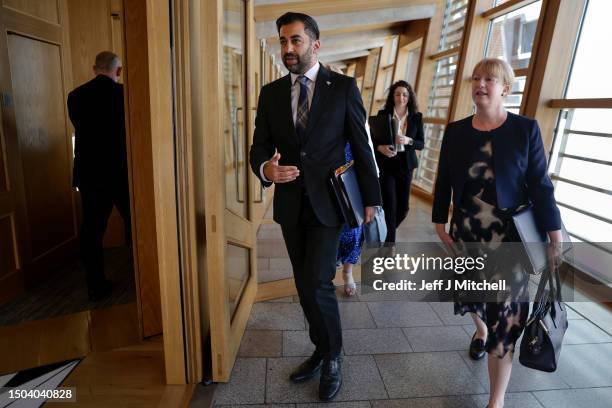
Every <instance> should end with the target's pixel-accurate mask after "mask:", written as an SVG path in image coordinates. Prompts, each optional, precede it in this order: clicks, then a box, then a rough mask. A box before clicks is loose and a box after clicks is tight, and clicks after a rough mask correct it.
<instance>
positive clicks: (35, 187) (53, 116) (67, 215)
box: [0, 0, 77, 302]
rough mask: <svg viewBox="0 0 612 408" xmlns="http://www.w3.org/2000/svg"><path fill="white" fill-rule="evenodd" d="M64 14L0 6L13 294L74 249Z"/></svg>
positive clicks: (4, 228)
mask: <svg viewBox="0 0 612 408" xmlns="http://www.w3.org/2000/svg"><path fill="white" fill-rule="evenodd" d="M66 10H67V9H66V4H65V1H63V0H38V1H34V0H2V2H1V6H0V36H1V37H2V38H1V39H0V43H1V44H0V61H2V64H0V66H1V68H0V91H1V92H2V95H3V98H2V100H3V103H2V125H3V126H2V145H3V147H2V148H3V149H4V152H3V155H4V157H3V159H2V160H3V161H4V163H2V164H3V170H4V175H3V176H0V191H2V193H0V194H1V195H2V198H0V240H1V242H2V243H3V244H2V245H3V249H1V251H4V252H10V253H12V254H13V257H12V258H11V257H10V256H9V258H8V261H7V262H8V263H7V264H3V265H2V266H1V267H0V268H3V269H4V278H5V279H10V281H11V282H10V284H11V285H13V288H19V287H20V285H21V284H19V283H18V282H23V281H24V279H25V280H26V281H35V280H37V279H39V278H41V277H42V276H44V274H45V273H48V271H49V269H50V267H51V265H53V264H55V263H56V262H58V261H61V260H63V259H64V258H65V257H66V256H67V255H68V254H70V253H71V252H73V251H74V249H75V247H76V245H75V244H76V236H77V234H76V231H77V227H76V218H75V211H74V200H73V195H72V188H71V169H72V144H71V138H70V132H69V127H68V117H67V112H66V93H67V91H68V89H69V85H70V84H71V75H70V68H69V67H70V53H69V52H68V51H67V48H68V41H67V12H66ZM23 269H25V270H26V274H25V276H24V275H23V274H22V273H20V272H19V271H21V270H23ZM7 271H8V272H7ZM2 274H3V273H2V272H0V276H2ZM0 279H1V278H0ZM2 286H3V287H4V286H5V285H4V284H2ZM12 293H13V294H15V293H17V292H15V291H13V292H12ZM3 300H6V299H2V298H0V302H1V301H3Z"/></svg>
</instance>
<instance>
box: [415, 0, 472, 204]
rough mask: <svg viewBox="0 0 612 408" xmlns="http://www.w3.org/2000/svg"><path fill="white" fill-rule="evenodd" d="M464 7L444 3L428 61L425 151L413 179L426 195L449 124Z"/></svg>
mask: <svg viewBox="0 0 612 408" xmlns="http://www.w3.org/2000/svg"><path fill="white" fill-rule="evenodd" d="M467 6H468V2H467V0H447V2H446V9H445V12H444V25H443V26H442V33H441V36H440V45H439V48H438V50H439V52H438V53H437V54H436V55H433V56H430V57H429V58H432V59H434V60H435V61H436V65H435V69H434V75H433V80H432V84H431V91H430V93H429V98H428V101H427V109H426V113H425V119H424V122H425V129H424V130H425V147H424V148H423V150H422V151H421V153H420V155H419V158H420V160H419V168H418V169H417V172H416V176H415V178H414V184H415V185H416V186H418V187H419V188H421V189H423V190H425V191H426V192H428V193H432V192H433V186H434V181H435V179H436V169H437V167H438V157H439V155H440V151H439V145H440V142H441V140H442V135H443V134H444V128H445V125H446V123H447V121H448V113H449V112H448V111H449V106H450V101H451V96H452V93H453V87H454V84H455V75H456V73H457V63H458V60H459V52H460V46H461V39H462V38H463V26H464V24H465V16H466V13H467Z"/></svg>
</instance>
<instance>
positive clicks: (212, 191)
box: [200, 0, 257, 382]
mask: <svg viewBox="0 0 612 408" xmlns="http://www.w3.org/2000/svg"><path fill="white" fill-rule="evenodd" d="M202 11H203V13H202V16H203V19H202V21H201V23H202V24H203V25H205V26H207V27H216V29H213V30H210V29H209V30H207V36H206V42H205V43H204V47H203V49H201V52H202V53H203V55H207V56H214V57H211V58H210V59H209V57H207V64H206V65H205V66H201V67H200V69H201V70H202V73H204V70H205V75H202V76H201V78H202V80H203V84H204V87H203V95H202V96H203V112H204V116H203V117H202V118H201V119H202V121H203V122H204V123H206V129H207V131H206V132H204V133H203V142H204V143H203V149H204V157H205V158H206V160H205V161H204V162H203V163H202V165H203V166H204V177H205V179H206V180H207V182H206V184H205V185H204V186H202V187H203V189H204V193H205V194H204V211H205V217H206V266H207V267H206V269H207V271H208V274H207V275H208V277H207V282H206V283H207V292H208V308H207V309H208V314H209V319H210V333H211V347H212V366H213V379H214V381H222V382H224V381H228V380H229V377H230V373H231V370H232V367H233V365H234V361H235V358H236V354H237V351H238V348H239V346H240V341H241V340H242V335H243V333H244V329H245V327H246V322H247V320H248V317H249V314H250V312H251V306H252V304H253V301H254V298H255V294H256V291H257V276H256V275H257V273H256V259H257V258H256V256H257V255H256V253H255V252H256V249H255V246H256V245H255V230H254V226H253V221H252V220H253V213H254V211H253V208H254V193H253V191H254V189H253V183H251V182H250V180H251V178H250V176H249V174H248V172H249V170H248V168H249V167H248V146H249V140H250V134H251V130H252V123H251V115H249V114H248V113H249V112H250V106H251V104H252V98H249V97H248V96H247V86H248V87H250V88H249V89H251V88H254V86H253V82H252V80H251V74H252V73H253V72H254V70H253V69H249V68H251V64H252V58H251V56H252V55H253V45H254V44H255V41H254V40H253V39H252V38H253V37H252V36H251V33H252V26H251V24H252V22H251V21H252V15H253V14H252V13H253V2H252V1H245V0H212V1H210V2H206V6H203V10H202ZM247 22H249V23H247ZM252 76H253V77H254V75H252Z"/></svg>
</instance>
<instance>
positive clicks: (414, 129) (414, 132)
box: [374, 109, 425, 171]
mask: <svg viewBox="0 0 612 408" xmlns="http://www.w3.org/2000/svg"><path fill="white" fill-rule="evenodd" d="M378 115H391V116H393V112H389V111H388V110H385V109H381V110H380V111H378ZM406 136H408V137H410V138H412V140H413V141H414V142H413V143H412V145H405V147H406V154H405V157H406V166H407V167H408V170H410V171H412V170H414V169H416V168H417V167H418V166H419V160H418V159H417V156H416V153H415V152H416V151H417V150H422V149H423V147H424V146H425V136H424V134H423V115H422V114H421V112H416V113H414V114H413V115H408V133H407V134H406ZM378 146H379V145H375V146H374V151H375V152H376V159H377V162H378V165H379V167H381V168H384V167H385V160H389V158H388V157H385V156H383V155H382V154H381V153H380V152H378V150H376V148H377V147H378Z"/></svg>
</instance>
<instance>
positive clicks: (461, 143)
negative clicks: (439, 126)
mask: <svg viewBox="0 0 612 408" xmlns="http://www.w3.org/2000/svg"><path fill="white" fill-rule="evenodd" d="M472 117H473V116H469V117H467V118H465V119H462V120H459V121H457V122H452V123H449V124H448V126H447V127H446V131H445V132H444V138H443V139H442V147H441V149H440V159H439V163H438V176H437V179H436V186H435V192H434V203H433V209H432V221H433V222H434V223H437V224H445V223H446V222H447V219H448V209H449V205H450V201H451V191H452V196H453V207H454V208H459V206H460V203H461V195H462V192H463V188H464V185H465V182H466V181H467V176H468V167H469V166H470V164H471V163H470V162H471V159H472V157H473V154H474V149H475V148H476V145H475V144H474V143H473V142H474V141H475V138H474V137H473V136H474V135H475V133H476V132H477V130H475V129H474V128H473V127H472ZM491 140H492V147H493V167H494V171H495V188H496V190H497V206H498V208H502V209H505V208H508V209H510V208H516V207H518V206H519V205H522V204H526V203H531V204H532V205H533V209H534V212H535V216H536V220H537V221H538V223H540V224H541V227H542V228H544V229H545V230H546V231H555V230H558V229H561V217H560V215H559V209H558V208H557V203H556V201H555V197H554V187H553V184H552V182H551V181H550V178H549V177H548V174H547V171H546V157H545V155H544V145H543V144H542V137H541V135H540V127H539V126H538V122H537V121H535V120H534V119H531V118H527V117H524V116H520V115H515V114H513V113H510V112H508V118H507V120H506V121H505V122H504V123H503V124H502V126H501V127H499V128H498V129H496V130H495V131H494V135H493V137H492V138H491ZM471 142H472V143H471Z"/></svg>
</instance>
